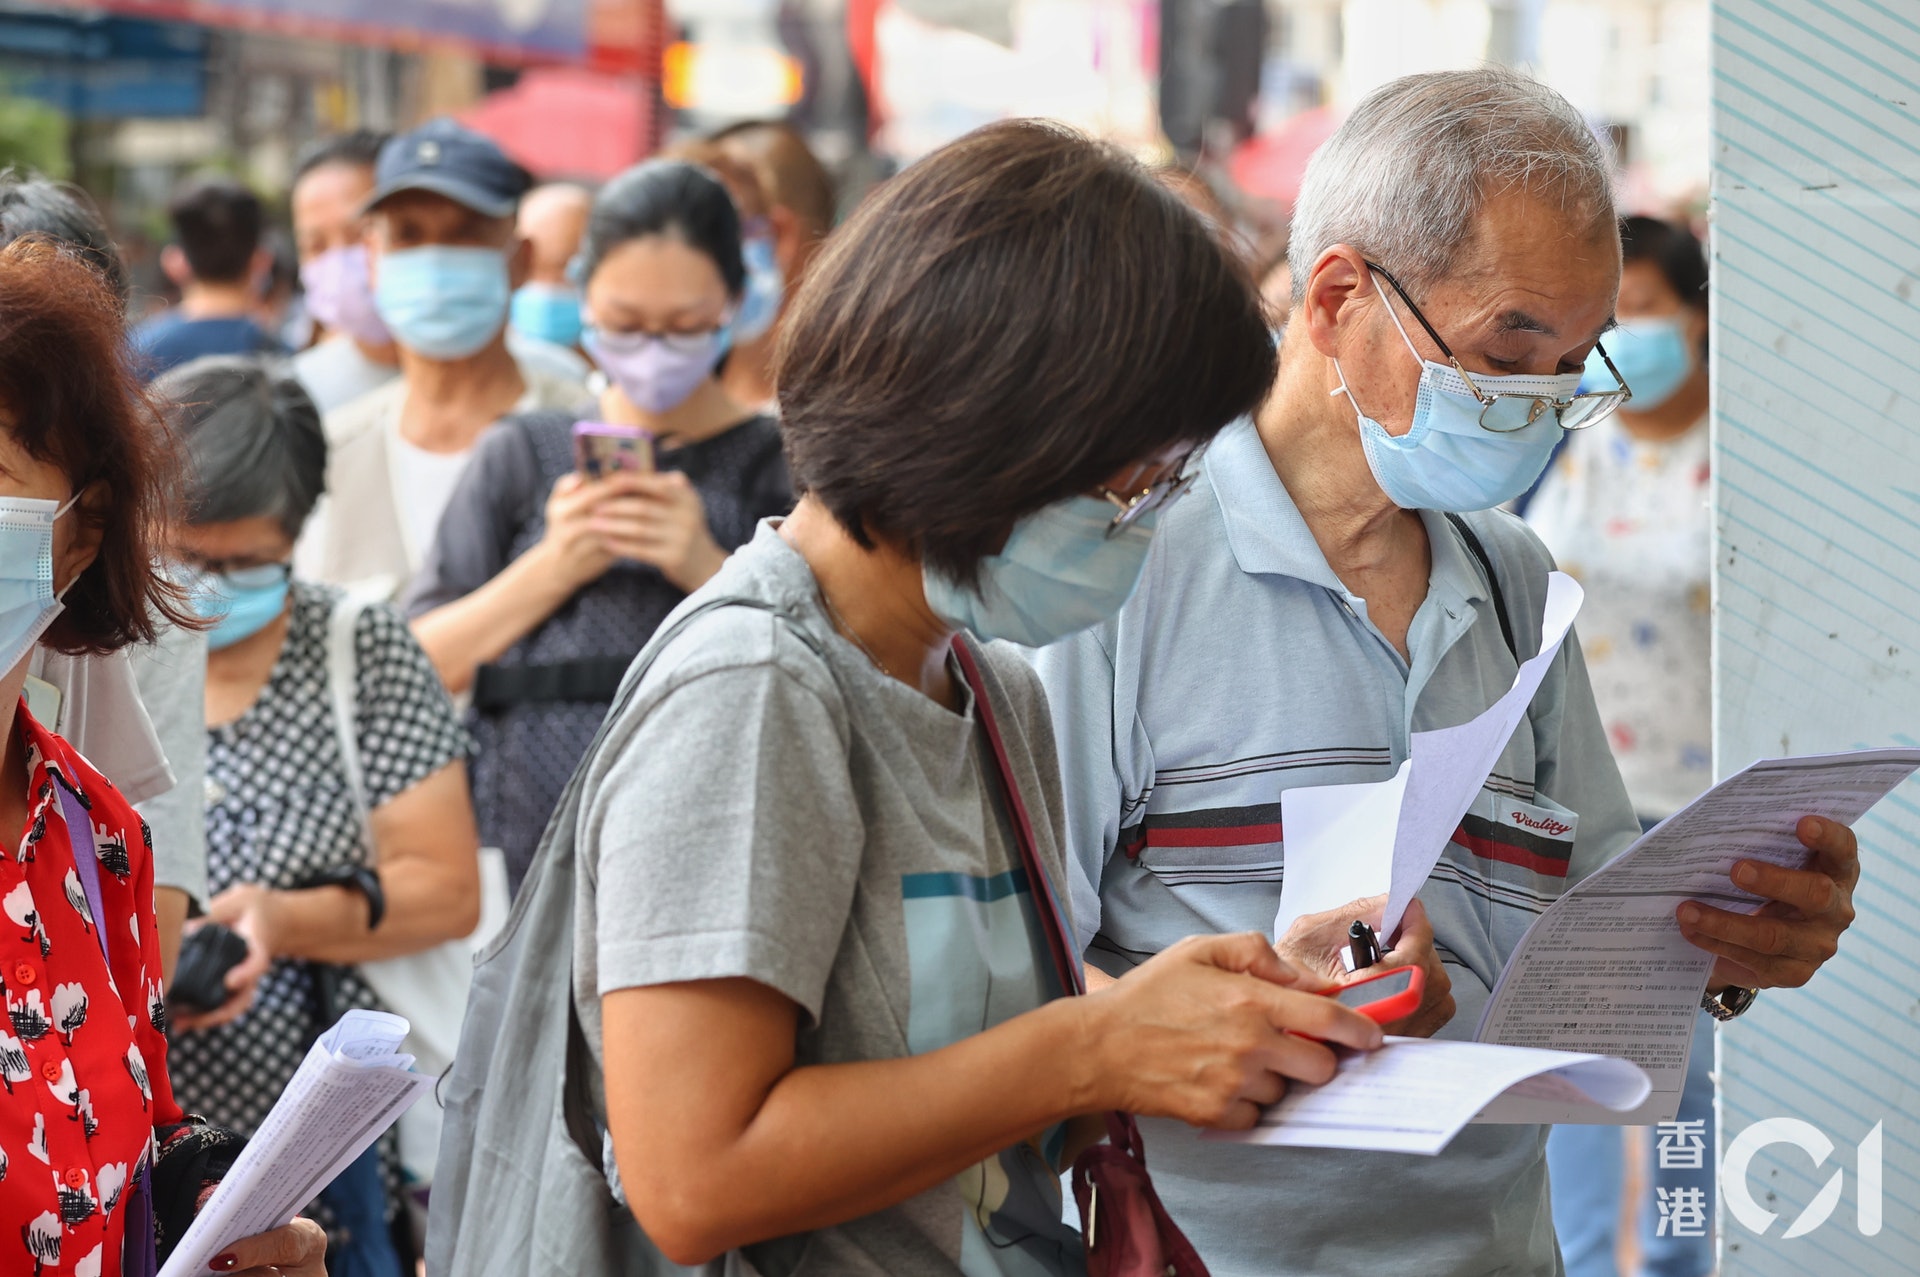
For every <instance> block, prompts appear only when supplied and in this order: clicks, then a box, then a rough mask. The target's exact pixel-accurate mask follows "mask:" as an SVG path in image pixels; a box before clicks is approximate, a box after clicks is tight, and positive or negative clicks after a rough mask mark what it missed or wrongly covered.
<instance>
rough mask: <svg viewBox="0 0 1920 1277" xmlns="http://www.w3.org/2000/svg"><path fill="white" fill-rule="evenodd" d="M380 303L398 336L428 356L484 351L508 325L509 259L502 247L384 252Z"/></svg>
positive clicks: (375, 294) (432, 246)
mask: <svg viewBox="0 0 1920 1277" xmlns="http://www.w3.org/2000/svg"><path fill="white" fill-rule="evenodd" d="M376 274H377V278H376V280H375V282H374V292H373V300H374V305H375V306H376V307H377V308H378V309H379V311H380V318H381V319H382V320H383V321H385V323H386V325H387V327H388V328H390V329H391V330H393V337H394V340H395V341H397V342H399V343H400V344H401V345H402V346H405V347H406V348H407V349H409V350H411V351H413V352H415V353H416V354H420V355H424V356H426V357H427V358H428V359H465V358H467V357H468V356H469V355H474V354H478V353H479V352H480V351H481V350H482V349H483V348H484V347H485V346H486V344H487V343H488V342H490V341H492V340H493V339H494V337H495V336H496V335H498V333H499V332H500V329H501V327H502V326H503V325H504V324H505V323H506V318H507V300H508V296H509V293H510V292H511V290H510V289H509V287H508V284H507V259H506V256H505V254H503V253H501V252H500V250H499V249H496V248H471V247H463V246H457V245H447V244H427V245H423V246H422V247H420V248H401V249H395V250H394V251H393V252H390V253H383V254H382V255H381V256H380V259H379V269H378V271H377V272H376Z"/></svg>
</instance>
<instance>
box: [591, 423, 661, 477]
mask: <svg viewBox="0 0 1920 1277" xmlns="http://www.w3.org/2000/svg"><path fill="white" fill-rule="evenodd" d="M602 439H604V440H609V441H611V442H612V447H610V448H609V447H606V446H604V445H600V444H597V443H596V442H595V441H596V440H602ZM642 446H644V447H645V448H646V450H647V451H648V453H649V454H651V452H652V447H653V432H652V431H651V430H646V429H643V428H641V427H639V426H617V425H614V424H613V423H612V422H609V421H578V422H575V423H574V426H573V462H574V465H575V467H576V468H577V469H578V470H579V471H580V473H582V474H584V475H586V476H587V477H588V478H589V479H598V478H600V477H601V475H602V474H603V473H604V471H605V470H606V469H607V468H608V463H609V460H611V468H613V469H616V470H617V469H621V468H623V467H622V466H621V464H620V461H619V457H620V456H621V455H623V454H624V455H628V456H632V455H636V454H638V453H639V452H640V451H641V448H642ZM649 460H651V456H649ZM649 468H651V467H649Z"/></svg>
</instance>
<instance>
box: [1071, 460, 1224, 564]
mask: <svg viewBox="0 0 1920 1277" xmlns="http://www.w3.org/2000/svg"><path fill="white" fill-rule="evenodd" d="M1206 451H1207V447H1206V445H1205V444H1201V445H1200V446H1199V447H1197V448H1195V449H1194V450H1193V451H1191V452H1189V453H1188V454H1187V455H1186V456H1184V457H1182V458H1180V461H1179V464H1178V465H1176V466H1174V467H1173V469H1171V470H1169V471H1168V472H1167V473H1166V474H1163V475H1161V476H1160V477H1159V478H1158V479H1155V480H1154V481H1153V482H1152V483H1149V484H1148V485H1147V486H1146V487H1144V488H1142V489H1140V491H1138V492H1136V493H1134V494H1133V495H1132V496H1122V495H1121V494H1120V493H1118V492H1115V491H1113V490H1112V489H1111V488H1105V487H1099V488H1095V489H1094V491H1095V492H1098V493H1099V494H1100V495H1101V496H1103V497H1105V498H1106V499H1107V500H1108V501H1111V502H1112V503H1113V504H1114V505H1117V506H1119V507H1120V513H1118V514H1116V515H1114V516H1113V522H1112V523H1109V524H1108V525H1107V539H1108V540H1112V539H1113V538H1114V537H1117V536H1119V535H1120V534H1121V533H1122V532H1124V531H1126V530H1127V529H1128V528H1130V527H1132V526H1133V525H1134V524H1135V523H1137V522H1139V521H1140V520H1141V519H1143V518H1145V517H1146V516H1147V515H1149V514H1151V513H1153V512H1154V511H1155V510H1164V509H1166V508H1167V507H1168V506H1170V505H1172V504H1173V503H1174V502H1175V501H1178V500H1179V499H1180V498H1181V497H1183V496H1185V495H1186V494H1187V493H1188V492H1189V491H1191V490H1192V488H1193V485H1194V484H1195V483H1196V482H1198V480H1199V478H1200V458H1201V457H1202V456H1203V455H1205V453H1206Z"/></svg>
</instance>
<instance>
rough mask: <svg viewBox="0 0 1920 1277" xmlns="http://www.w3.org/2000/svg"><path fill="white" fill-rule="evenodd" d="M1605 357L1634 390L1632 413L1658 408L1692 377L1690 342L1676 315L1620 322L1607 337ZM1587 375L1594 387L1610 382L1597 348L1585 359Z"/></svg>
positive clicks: (1692, 364) (1692, 354) (1611, 378)
mask: <svg viewBox="0 0 1920 1277" xmlns="http://www.w3.org/2000/svg"><path fill="white" fill-rule="evenodd" d="M1607 355H1608V356H1609V357H1610V358H1611V359H1612V360H1613V366H1614V367H1615V368H1618V369H1619V370H1620V380H1622V381H1624V382H1626V383H1627V386H1628V388H1630V389H1631V390H1632V391H1633V404H1632V407H1633V410H1634V411H1635V412H1643V411H1646V410H1648V409H1652V408H1658V407H1659V406H1660V405H1661V404H1663V403H1665V402H1666V401H1667V400H1669V399H1671V398H1673V395H1674V392H1675V391H1677V390H1679V389H1680V387H1682V386H1684V385H1686V384H1687V378H1688V377H1690V376H1692V375H1693V367H1694V359H1695V356H1694V349H1693V343H1692V342H1690V341H1688V340H1687V330H1686V325H1685V323H1684V322H1683V321H1682V320H1681V319H1680V318H1679V317H1678V316H1665V317H1661V316H1648V317H1646V318H1644V319H1623V320H1621V321H1620V327H1619V328H1618V329H1616V330H1614V331H1613V332H1610V333H1608V334H1607ZM1586 375H1587V377H1588V378H1589V379H1590V380H1591V381H1592V382H1593V383H1594V384H1595V385H1608V384H1610V383H1611V382H1612V380H1613V375H1612V374H1611V373H1609V372H1608V371H1607V366H1606V364H1605V363H1603V362H1602V361H1601V359H1600V351H1599V349H1598V348H1597V347H1596V348H1595V349H1594V352H1593V353H1592V354H1591V355H1588V356H1587V374H1586Z"/></svg>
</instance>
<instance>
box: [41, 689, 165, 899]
mask: <svg viewBox="0 0 1920 1277" xmlns="http://www.w3.org/2000/svg"><path fill="white" fill-rule="evenodd" d="M28 723H29V725H28V728H27V745H28V752H29V757H28V760H27V761H28V768H29V770H30V771H31V769H32V766H33V764H34V762H35V756H36V755H37V756H38V758H39V759H40V760H42V761H44V762H45V764H46V766H47V769H48V771H50V772H52V773H54V774H55V776H56V781H55V783H64V784H65V785H66V787H67V789H68V791H69V792H70V793H72V794H74V795H75V796H76V797H77V798H78V799H79V800H80V804H81V806H82V807H83V808H85V810H86V812H87V815H88V818H89V819H91V820H92V821H93V824H94V828H95V832H96V833H97V834H99V835H100V836H101V837H102V838H112V839H114V841H115V842H116V843H117V844H118V845H121V846H123V847H125V848H126V849H127V850H128V851H131V850H132V849H133V848H134V847H135V846H136V845H139V846H142V847H147V846H148V842H147V834H146V822H144V821H142V820H141V819H140V814H139V813H138V812H136V811H135V810H134V809H133V804H132V803H130V802H128V801H127V799H126V796H125V795H123V794H122V793H121V792H120V791H119V790H118V789H117V788H115V787H114V784H113V782H112V781H110V780H108V779H107V778H106V776H105V775H104V774H103V773H102V772H101V771H100V770H99V769H98V768H97V767H95V766H94V765H93V764H92V763H90V762H88V761H87V758H86V756H85V755H84V754H82V753H81V752H80V751H79V750H77V749H75V748H74V747H73V745H72V744H71V743H69V742H68V741H67V740H66V738H65V737H62V736H59V735H56V734H55V733H54V732H52V731H50V730H48V729H47V728H45V727H43V726H41V725H40V724H39V723H37V722H33V721H32V720H30V719H29V720H28ZM136 834H137V835H138V836H137V838H135V837H133V835H136ZM116 872H119V871H118V870H116Z"/></svg>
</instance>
